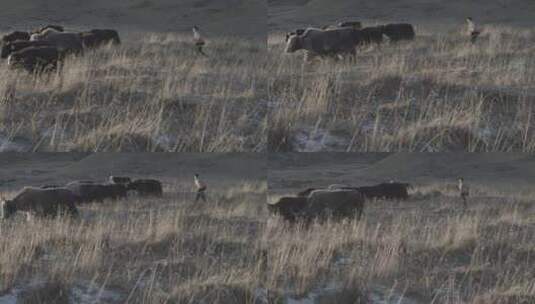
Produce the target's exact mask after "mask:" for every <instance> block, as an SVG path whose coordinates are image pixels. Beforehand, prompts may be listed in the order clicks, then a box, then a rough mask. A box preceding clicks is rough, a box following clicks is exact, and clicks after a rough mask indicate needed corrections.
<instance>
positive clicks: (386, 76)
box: [268, 26, 535, 152]
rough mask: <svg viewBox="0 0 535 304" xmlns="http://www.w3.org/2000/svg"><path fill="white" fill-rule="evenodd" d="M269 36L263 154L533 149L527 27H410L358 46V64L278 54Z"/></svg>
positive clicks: (533, 75)
mask: <svg viewBox="0 0 535 304" xmlns="http://www.w3.org/2000/svg"><path fill="white" fill-rule="evenodd" d="M283 42H284V38H283V35H282V34H272V35H271V36H270V38H269V44H268V48H269V52H268V56H269V59H268V61H269V62H271V63H272V64H270V65H268V66H270V67H271V69H270V72H269V73H270V78H269V83H268V88H269V101H270V110H269V114H268V116H269V132H268V134H269V136H270V138H269V139H268V143H269V150H270V151H328V150H331V151H332V150H336V151H426V152H433V151H512V150H514V151H525V152H532V151H534V150H535V134H534V133H533V127H534V125H533V124H534V123H533V119H532V115H533V113H534V109H533V106H532V104H533V102H534V101H535V99H534V98H535V92H534V91H533V83H534V81H535V56H534V52H533V44H534V42H535V32H534V31H532V30H526V29H518V28H508V27H504V26H488V27H486V28H485V31H484V35H482V37H480V39H478V41H477V43H476V44H474V45H472V44H471V43H470V42H469V41H468V40H467V39H466V38H463V37H462V36H460V35H459V33H458V32H453V33H448V34H437V33H431V32H429V33H426V32H422V29H418V30H417V38H416V40H415V41H414V42H408V43H399V44H393V45H389V44H383V45H382V46H379V47H376V46H370V47H364V48H363V49H361V50H360V52H359V53H358V55H357V60H356V63H351V62H347V61H338V62H335V61H334V60H326V61H323V62H318V61H316V62H315V63H313V64H312V65H311V66H303V63H302V55H301V56H300V55H296V54H291V55H290V54H284V53H283V50H284V44H283Z"/></svg>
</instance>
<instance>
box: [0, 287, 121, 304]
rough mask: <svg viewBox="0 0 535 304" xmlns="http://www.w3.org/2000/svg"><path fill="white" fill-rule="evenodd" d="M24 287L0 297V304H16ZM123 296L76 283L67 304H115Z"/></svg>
mask: <svg viewBox="0 0 535 304" xmlns="http://www.w3.org/2000/svg"><path fill="white" fill-rule="evenodd" d="M33 285H35V284H30V285H28V286H27V287H28V288H31V286H33ZM24 289H25V287H22V288H14V289H13V290H12V291H11V292H10V293H9V294H6V295H3V296H0V304H16V303H17V300H18V298H19V294H20V293H21V292H23V291H24ZM123 301H124V297H123V295H122V294H121V293H120V292H118V291H114V290H111V289H106V288H103V287H99V286H95V285H93V284H92V283H90V282H84V283H77V284H75V285H73V286H71V288H70V289H69V302H70V303H77V304H93V303H102V304H115V303H123Z"/></svg>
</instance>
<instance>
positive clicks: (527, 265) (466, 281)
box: [265, 185, 535, 304]
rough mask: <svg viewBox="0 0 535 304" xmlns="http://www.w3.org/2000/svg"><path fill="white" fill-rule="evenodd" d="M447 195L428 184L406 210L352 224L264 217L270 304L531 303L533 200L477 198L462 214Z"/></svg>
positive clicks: (381, 207)
mask: <svg viewBox="0 0 535 304" xmlns="http://www.w3.org/2000/svg"><path fill="white" fill-rule="evenodd" d="M448 191H449V188H448V187H445V186H444V185H434V186H432V187H424V188H419V189H417V190H416V191H415V192H414V193H412V194H411V199H410V200H409V201H406V202H399V203H396V202H393V201H375V202H370V203H368V204H367V206H366V211H365V217H364V219H363V220H362V221H360V222H358V221H354V220H349V221H343V222H327V223H322V224H320V223H316V224H314V225H312V226H308V227H305V226H303V225H290V224H288V223H285V222H283V221H282V220H281V219H279V218H272V219H270V220H269V221H268V224H267V234H266V235H267V237H266V240H265V241H266V243H267V248H269V251H268V253H269V257H268V258H269V259H268V261H269V266H270V267H269V268H268V272H267V274H266V276H267V280H266V285H267V288H268V289H269V290H271V291H272V293H271V297H272V301H273V303H285V302H284V301H285V300H284V299H288V298H293V299H299V298H303V297H308V298H309V299H310V298H311V295H315V300H314V301H310V303H447V304H453V303H488V304H489V303H494V304H496V303H533V301H535V285H534V282H535V272H534V271H533V270H534V268H533V267H534V266H533V265H535V237H534V232H535V217H533V210H534V205H533V204H534V202H533V199H534V197H533V195H531V197H529V198H528V197H521V198H517V197H514V196H510V195H509V194H504V193H501V195H500V196H485V195H484V194H481V195H477V196H476V197H472V198H470V199H469V208H468V209H467V210H463V208H462V203H461V201H460V199H459V198H458V197H452V196H448V195H446V194H448ZM400 297H404V298H405V300H407V301H408V302H404V301H401V302H398V301H400ZM378 299H380V300H378ZM359 301H360V302H359ZM381 301H386V302H381ZM307 303H308V302H307Z"/></svg>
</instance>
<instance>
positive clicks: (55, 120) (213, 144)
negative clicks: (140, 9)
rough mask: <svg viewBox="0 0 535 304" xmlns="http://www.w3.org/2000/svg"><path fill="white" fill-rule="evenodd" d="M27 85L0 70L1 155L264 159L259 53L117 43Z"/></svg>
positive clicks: (237, 44) (161, 41) (230, 44)
mask: <svg viewBox="0 0 535 304" xmlns="http://www.w3.org/2000/svg"><path fill="white" fill-rule="evenodd" d="M122 34H123V37H122V40H123V44H122V45H121V46H120V47H107V48H104V49H100V50H97V51H87V52H86V54H85V56H83V57H78V58H69V59H68V60H66V62H65V64H64V65H63V69H62V70H61V71H58V72H57V73H54V74H52V75H44V76H41V77H35V76H34V75H28V74H27V73H25V72H23V71H19V72H17V71H11V70H9V69H8V67H7V64H6V62H5V61H4V62H2V63H0V79H1V80H0V97H1V103H0V104H1V106H0V140H2V141H3V142H4V144H3V145H2V147H3V148H4V149H3V150H6V149H7V150H29V151H173V152H182V151H194V152H211V151H218V152H229V151H264V150H265V147H266V138H267V136H266V135H265V134H266V130H267V121H266V105H265V102H263V100H264V101H265V97H264V96H265V94H266V90H265V88H266V86H265V83H266V75H265V73H263V69H262V68H263V67H264V66H265V64H267V63H266V62H265V54H266V49H265V44H262V43H258V42H255V41H252V40H251V41H248V40H242V39H238V38H217V37H214V38H212V39H210V41H209V44H208V45H207V47H206V52H207V54H208V55H209V57H207V58H205V57H202V56H200V55H198V54H196V53H195V51H194V49H193V46H192V43H191V41H190V39H191V38H190V37H185V36H182V35H179V34H158V33H144V34H137V33H132V34H131V33H122Z"/></svg>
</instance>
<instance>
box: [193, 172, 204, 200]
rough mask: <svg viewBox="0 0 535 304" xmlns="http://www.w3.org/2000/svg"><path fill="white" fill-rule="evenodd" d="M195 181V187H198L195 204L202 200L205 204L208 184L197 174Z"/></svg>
mask: <svg viewBox="0 0 535 304" xmlns="http://www.w3.org/2000/svg"><path fill="white" fill-rule="evenodd" d="M193 180H194V181H195V187H197V196H195V202H197V201H198V200H199V199H200V198H201V199H202V200H203V202H206V194H205V191H206V184H205V183H204V182H203V181H201V180H200V179H199V174H197V173H195V175H194V177H193Z"/></svg>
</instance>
